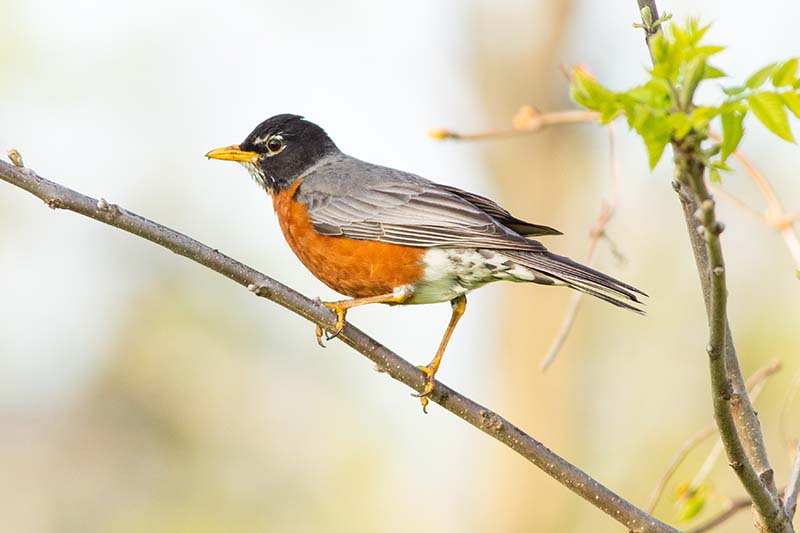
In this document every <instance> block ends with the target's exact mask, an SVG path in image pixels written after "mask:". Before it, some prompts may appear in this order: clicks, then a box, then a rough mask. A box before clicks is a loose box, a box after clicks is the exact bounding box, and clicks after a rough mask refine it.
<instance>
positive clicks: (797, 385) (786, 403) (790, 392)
mask: <svg viewBox="0 0 800 533" xmlns="http://www.w3.org/2000/svg"><path fill="white" fill-rule="evenodd" d="M798 391H800V369H798V370H797V371H796V372H795V373H794V376H793V377H792V382H791V384H790V385H789V388H788V389H787V391H786V394H785V395H784V397H783V401H782V402H781V412H780V414H779V415H778V426H779V428H780V432H781V438H782V439H783V442H784V443H785V444H787V447H788V448H790V449H794V446H795V444H796V442H797V439H794V441H795V442H793V441H792V439H791V438H790V437H789V435H788V431H787V429H786V426H787V423H788V416H789V412H790V411H791V405H792V403H793V402H794V399H795V398H796V397H797V392H798Z"/></svg>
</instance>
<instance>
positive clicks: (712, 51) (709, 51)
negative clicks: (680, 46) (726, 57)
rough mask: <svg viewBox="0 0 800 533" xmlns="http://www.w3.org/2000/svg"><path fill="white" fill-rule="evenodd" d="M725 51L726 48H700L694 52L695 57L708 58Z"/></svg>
mask: <svg viewBox="0 0 800 533" xmlns="http://www.w3.org/2000/svg"><path fill="white" fill-rule="evenodd" d="M724 50H725V47H724V46H713V45H711V46H698V47H697V48H695V49H694V50H692V54H693V55H704V56H706V57H711V56H713V55H716V54H718V53H720V52H722V51H724Z"/></svg>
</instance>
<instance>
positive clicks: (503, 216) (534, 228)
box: [439, 185, 563, 237]
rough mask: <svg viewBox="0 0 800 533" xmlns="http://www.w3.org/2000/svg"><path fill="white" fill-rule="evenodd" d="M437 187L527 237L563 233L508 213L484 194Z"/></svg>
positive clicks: (445, 186)
mask: <svg viewBox="0 0 800 533" xmlns="http://www.w3.org/2000/svg"><path fill="white" fill-rule="evenodd" d="M439 187H440V188H442V189H445V190H447V191H449V192H451V193H453V194H455V195H456V196H459V197H461V198H463V199H464V200H466V201H468V202H469V203H471V204H472V205H474V206H475V207H477V208H478V209H480V210H481V211H483V212H484V213H486V214H488V215H489V216H491V217H492V218H493V219H495V220H496V221H498V222H499V223H501V224H502V225H504V226H506V227H507V228H510V229H512V230H514V231H516V232H517V233H519V234H520V235H525V236H528V237H539V236H542V235H563V233H561V232H560V231H558V230H557V229H555V228H551V227H550V226H542V225H541V224H533V223H532V222H526V221H524V220H522V219H519V218H517V217H515V216H514V215H512V214H511V213H509V212H508V210H507V209H505V208H503V207H501V206H499V205H498V204H497V203H496V202H495V201H494V200H490V199H489V198H486V197H484V196H480V195H478V194H475V193H471V192H468V191H464V190H461V189H459V188H457V187H451V186H449V185H439Z"/></svg>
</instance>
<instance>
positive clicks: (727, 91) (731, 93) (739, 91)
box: [722, 85, 747, 96]
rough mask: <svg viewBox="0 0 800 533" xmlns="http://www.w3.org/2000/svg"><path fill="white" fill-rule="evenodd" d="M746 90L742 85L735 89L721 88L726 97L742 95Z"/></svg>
mask: <svg viewBox="0 0 800 533" xmlns="http://www.w3.org/2000/svg"><path fill="white" fill-rule="evenodd" d="M746 90H747V87H745V86H744V85H737V86H736V87H723V88H722V92H724V93H725V94H727V95H728V96H736V95H737V94H742V93H743V92H745V91H746Z"/></svg>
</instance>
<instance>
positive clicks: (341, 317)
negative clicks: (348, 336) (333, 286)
mask: <svg viewBox="0 0 800 533" xmlns="http://www.w3.org/2000/svg"><path fill="white" fill-rule="evenodd" d="M321 303H322V305H324V306H325V307H327V308H328V309H331V310H333V312H334V313H336V329H335V330H334V331H326V330H324V329H323V328H322V326H320V325H317V330H316V333H315V334H316V336H317V344H319V345H320V346H321V347H323V348H325V344H324V343H323V342H322V335H323V333H324V334H325V340H326V341H329V340H332V339H335V338H336V337H337V336H338V335H339V333H341V332H342V330H343V329H344V322H345V316H347V308H346V307H344V306H343V305H342V303H341V302H321Z"/></svg>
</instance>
